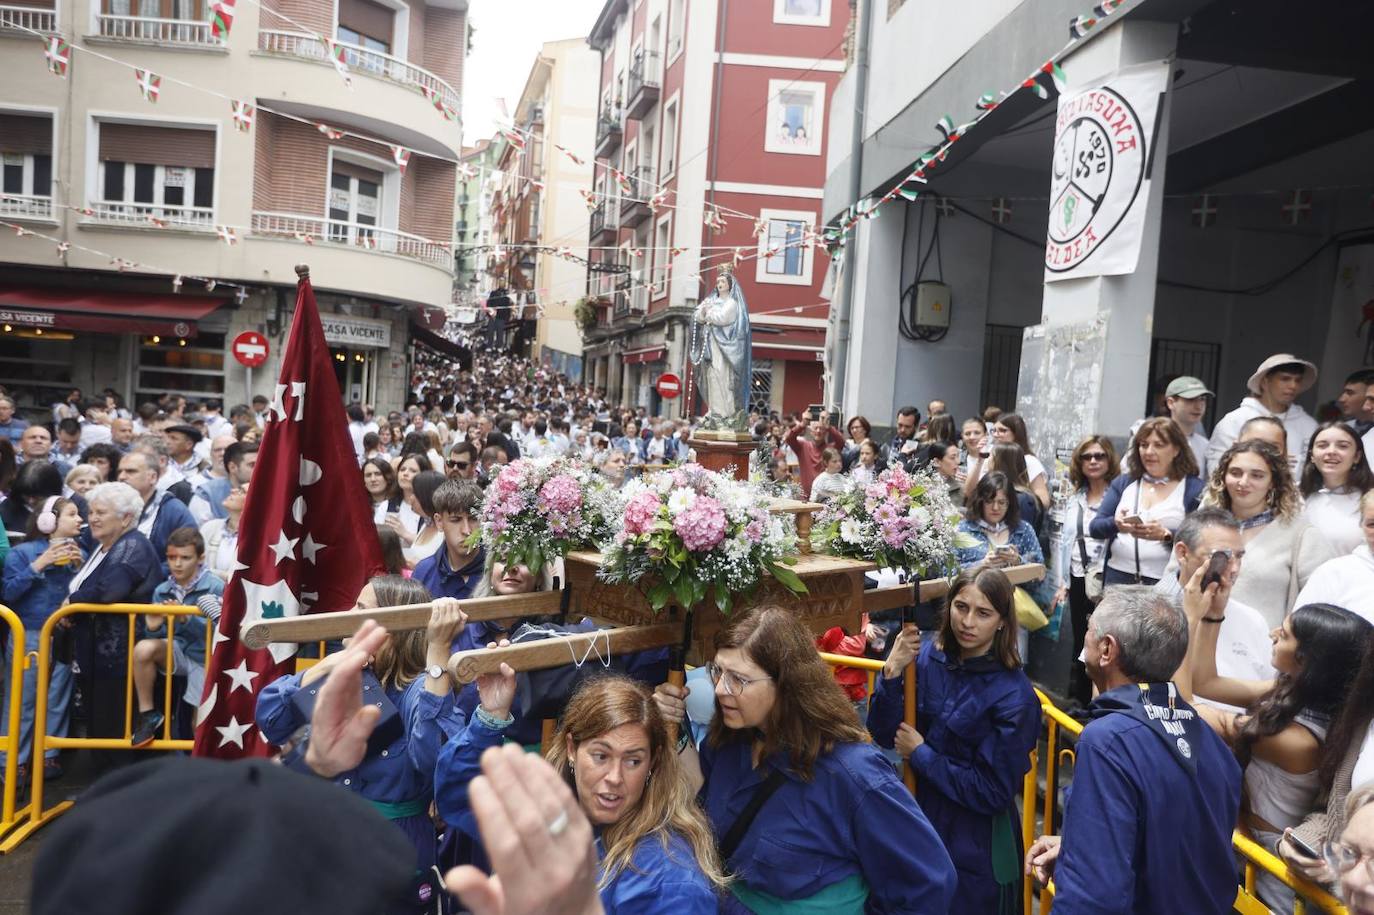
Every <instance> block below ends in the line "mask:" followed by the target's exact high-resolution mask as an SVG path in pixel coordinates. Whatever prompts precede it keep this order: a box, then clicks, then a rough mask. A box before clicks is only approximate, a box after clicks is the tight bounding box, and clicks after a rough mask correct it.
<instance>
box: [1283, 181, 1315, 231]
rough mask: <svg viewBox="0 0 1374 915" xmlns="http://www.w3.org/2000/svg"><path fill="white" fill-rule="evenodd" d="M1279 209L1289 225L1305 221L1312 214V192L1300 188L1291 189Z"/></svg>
mask: <svg viewBox="0 0 1374 915" xmlns="http://www.w3.org/2000/svg"><path fill="white" fill-rule="evenodd" d="M1280 209H1281V212H1282V213H1283V221H1284V222H1286V223H1288V224H1289V225H1290V226H1296V225H1297V224H1298V223H1300V222H1306V221H1307V220H1308V219H1309V218H1311V216H1312V192H1311V191H1304V190H1301V189H1299V190H1295V191H1292V192H1291V193H1289V195H1288V198H1287V201H1286V202H1285V203H1284V205H1283V206H1282V207H1281V208H1280Z"/></svg>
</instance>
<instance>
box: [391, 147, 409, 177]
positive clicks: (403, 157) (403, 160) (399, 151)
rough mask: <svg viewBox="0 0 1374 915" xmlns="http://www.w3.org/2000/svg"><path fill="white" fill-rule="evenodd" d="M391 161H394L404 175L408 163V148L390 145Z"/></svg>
mask: <svg viewBox="0 0 1374 915" xmlns="http://www.w3.org/2000/svg"><path fill="white" fill-rule="evenodd" d="M391 161H393V162H395V163H396V169H397V170H398V171H399V172H400V173H401V174H402V175H404V174H405V173H406V166H407V165H409V164H410V150H408V149H406V148H405V147H404V146H393V147H391Z"/></svg>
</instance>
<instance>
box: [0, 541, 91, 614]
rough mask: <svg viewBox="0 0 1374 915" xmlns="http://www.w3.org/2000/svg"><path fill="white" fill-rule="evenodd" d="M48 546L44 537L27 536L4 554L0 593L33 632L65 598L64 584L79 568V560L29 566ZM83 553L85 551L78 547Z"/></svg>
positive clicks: (65, 587) (68, 583)
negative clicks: (3, 570)
mask: <svg viewBox="0 0 1374 915" xmlns="http://www.w3.org/2000/svg"><path fill="white" fill-rule="evenodd" d="M47 549H48V540H47V539H46V538H44V539H42V540H30V541H28V542H27V543H21V544H19V545H17V546H16V547H14V549H12V550H10V552H9V555H8V556H6V557H5V583H4V588H3V590H0V596H2V597H3V600H4V602H5V604H6V605H7V606H9V608H10V609H11V610H13V611H14V612H15V614H16V615H17V616H18V617H19V619H20V620H21V621H22V622H23V624H24V627H25V628H26V629H29V630H32V631H34V632H37V631H38V630H39V629H40V628H41V627H42V625H43V623H44V622H45V621H46V620H47V618H48V617H50V616H52V614H53V611H54V610H56V609H57V608H58V607H60V606H62V605H63V604H64V603H66V602H67V586H68V585H70V584H71V583H72V579H73V578H75V577H76V572H77V570H78V569H80V568H81V566H80V565H79V564H74V565H68V566H48V567H47V568H46V569H44V570H43V571H41V572H35V571H34V570H33V561H34V560H35V559H37V558H38V557H39V556H41V555H42V554H43V553H44V552H45V551H46V550H47ZM82 553H83V556H84V553H85V551H84V550H83V551H82Z"/></svg>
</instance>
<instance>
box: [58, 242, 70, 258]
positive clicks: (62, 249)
mask: <svg viewBox="0 0 1374 915" xmlns="http://www.w3.org/2000/svg"><path fill="white" fill-rule="evenodd" d="M71 249H72V243H71V242H69V241H60V242H58V243H57V256H58V257H65V256H66V254H67V252H68V251H70V250H71Z"/></svg>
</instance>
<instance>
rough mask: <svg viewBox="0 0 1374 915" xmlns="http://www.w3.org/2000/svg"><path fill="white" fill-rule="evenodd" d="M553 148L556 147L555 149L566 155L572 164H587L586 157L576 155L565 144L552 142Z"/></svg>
mask: <svg viewBox="0 0 1374 915" xmlns="http://www.w3.org/2000/svg"><path fill="white" fill-rule="evenodd" d="M553 148H554V149H556V150H558V151H559V152H561V153H562V154H563V155H565V156H567V157H568V158H569V159H570V160H572V164H573V165H586V164H587V160H586V159H584V158H582V157H581V156H579V155H577V154H576V153H574V152H573V151H572V150H571V149H568V147H566V146H562V145H560V144H558V143H555V144H553Z"/></svg>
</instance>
